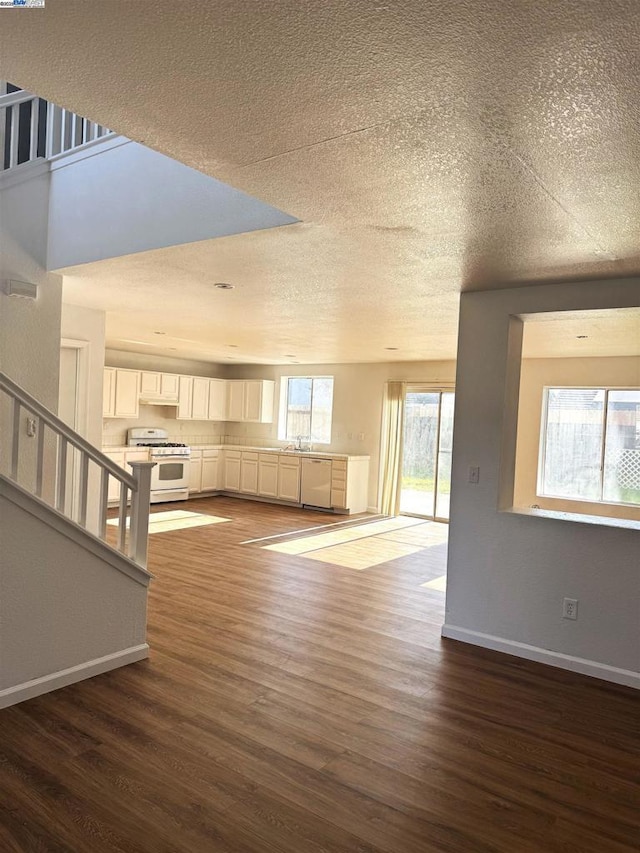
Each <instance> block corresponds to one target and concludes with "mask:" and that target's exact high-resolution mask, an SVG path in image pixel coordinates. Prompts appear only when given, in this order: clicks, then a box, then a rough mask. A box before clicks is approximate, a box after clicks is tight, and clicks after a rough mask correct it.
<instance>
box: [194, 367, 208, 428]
mask: <svg viewBox="0 0 640 853" xmlns="http://www.w3.org/2000/svg"><path fill="white" fill-rule="evenodd" d="M208 418H209V380H208V379H207V378H206V377H204V376H194V377H193V396H192V398H191V419H192V420H194V421H206V420H208Z"/></svg>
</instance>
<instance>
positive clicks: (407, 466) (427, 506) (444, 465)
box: [400, 390, 454, 521]
mask: <svg viewBox="0 0 640 853" xmlns="http://www.w3.org/2000/svg"><path fill="white" fill-rule="evenodd" d="M453 402H454V394H453V392H452V391H418V390H408V391H407V394H406V397H405V407H404V444H403V455H402V482H401V492H400V512H401V513H404V514H406V515H419V516H424V517H425V518H433V519H438V520H443V521H446V520H448V518H449V493H450V490H451V449H452V440H453Z"/></svg>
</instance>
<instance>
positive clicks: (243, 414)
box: [227, 379, 275, 424]
mask: <svg viewBox="0 0 640 853" xmlns="http://www.w3.org/2000/svg"><path fill="white" fill-rule="evenodd" d="M274 393H275V382H274V381H273V380H271V379H230V380H229V381H228V382H227V420H228V421H238V422H244V423H259V424H270V423H273V398H274Z"/></svg>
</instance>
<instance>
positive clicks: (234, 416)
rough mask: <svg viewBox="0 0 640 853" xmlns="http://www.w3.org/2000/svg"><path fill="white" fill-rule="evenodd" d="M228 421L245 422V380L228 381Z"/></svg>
mask: <svg viewBox="0 0 640 853" xmlns="http://www.w3.org/2000/svg"><path fill="white" fill-rule="evenodd" d="M227 420H228V421H243V420H244V380H243V379H230V380H228V381H227Z"/></svg>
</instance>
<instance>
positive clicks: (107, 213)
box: [49, 137, 297, 269]
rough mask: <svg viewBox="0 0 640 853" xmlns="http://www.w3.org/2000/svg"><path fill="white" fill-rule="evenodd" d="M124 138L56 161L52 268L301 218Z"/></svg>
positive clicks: (53, 182)
mask: <svg viewBox="0 0 640 853" xmlns="http://www.w3.org/2000/svg"><path fill="white" fill-rule="evenodd" d="M117 141H118V142H121V143H122V144H119V145H118V147H112V146H113V144H114V143H113V142H112V141H105V143H103V144H102V145H101V146H98V147H95V148H92V149H89V150H88V151H87V152H86V153H83V154H81V153H80V152H78V154H75V155H73V156H71V157H68V158H65V159H64V160H61V161H60V162H59V163H57V164H54V170H53V171H52V174H51V216H50V224H49V268H50V269H61V268H63V267H68V266H74V265H76V264H82V263H87V262H90V261H97V260H102V259H103V258H116V257H120V256H121V255H130V254H133V253H134V252H144V251H146V250H148V249H159V248H163V247H165V246H178V245H181V244H182V243H195V242H196V241H198V240H206V239H210V238H213V237H224V236H228V235H230V234H239V233H243V232H246V231H255V230H258V229H261V228H273V227H274V226H279V225H288V224H290V223H292V222H296V221H297V220H296V219H295V218H294V217H291V216H289V215H287V214H286V213H282V212H281V211H279V210H276V209H275V208H274V207H270V206H269V205H267V204H265V203H264V202H261V201H259V200H258V199H255V198H252V197H251V196H248V195H246V194H245V193H243V192H240V190H236V189H234V188H233V187H230V186H227V185H226V184H223V183H221V182H220V181H216V180H215V179H214V178H211V177H209V176H208V175H204V174H202V173H201V172H198V171H196V170H195V169H191V168H189V167H188V166H185V165H184V164H183V163H179V162H178V161H177V160H172V159H171V158H170V157H166V156H165V155H164V154H159V153H158V152H157V151H152V150H151V149H150V148H146V147H145V146H144V145H138V144H137V143H135V142H130V141H128V140H124V139H123V138H122V137H119V138H118V140H117ZM87 155H88V156H87ZM70 202H71V203H70Z"/></svg>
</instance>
